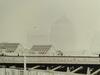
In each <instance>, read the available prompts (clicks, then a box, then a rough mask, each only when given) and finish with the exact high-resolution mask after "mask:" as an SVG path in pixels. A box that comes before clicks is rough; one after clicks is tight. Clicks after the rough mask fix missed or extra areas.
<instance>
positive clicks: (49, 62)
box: [0, 56, 100, 75]
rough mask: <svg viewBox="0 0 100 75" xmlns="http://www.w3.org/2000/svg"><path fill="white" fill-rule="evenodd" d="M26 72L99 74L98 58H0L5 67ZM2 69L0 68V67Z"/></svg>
mask: <svg viewBox="0 0 100 75" xmlns="http://www.w3.org/2000/svg"><path fill="white" fill-rule="evenodd" d="M24 62H26V67H27V68H26V69H27V70H33V69H38V70H47V71H48V70H49V71H50V72H54V71H55V72H56V71H60V72H70V73H79V74H85V75H86V74H87V75H98V74H99V73H100V58H99V57H93V56H92V57H91V56H26V59H25V60H24V56H0V64H1V65H5V66H6V67H11V66H15V67H16V68H18V67H21V68H23V67H24ZM1 67H2V66H1Z"/></svg>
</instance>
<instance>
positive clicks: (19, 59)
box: [0, 56, 100, 64]
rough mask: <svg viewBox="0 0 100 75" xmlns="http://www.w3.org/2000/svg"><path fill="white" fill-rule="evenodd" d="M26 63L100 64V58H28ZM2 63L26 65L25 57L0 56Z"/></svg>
mask: <svg viewBox="0 0 100 75" xmlns="http://www.w3.org/2000/svg"><path fill="white" fill-rule="evenodd" d="M26 62H27V63H39V64H41V63H47V64H55V63H56V64H100V58H99V57H80V56H78V57H77V56H27V57H26ZM0 63H24V57H23V56H0Z"/></svg>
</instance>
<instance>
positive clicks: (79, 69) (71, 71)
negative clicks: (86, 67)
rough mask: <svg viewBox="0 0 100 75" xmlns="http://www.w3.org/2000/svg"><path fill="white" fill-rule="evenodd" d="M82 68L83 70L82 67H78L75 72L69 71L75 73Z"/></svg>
mask: <svg viewBox="0 0 100 75" xmlns="http://www.w3.org/2000/svg"><path fill="white" fill-rule="evenodd" d="M82 68H83V67H82V66H80V67H78V68H77V69H75V70H73V71H71V72H73V73H75V72H76V71H78V70H80V69H82Z"/></svg>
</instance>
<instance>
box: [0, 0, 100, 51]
mask: <svg viewBox="0 0 100 75" xmlns="http://www.w3.org/2000/svg"><path fill="white" fill-rule="evenodd" d="M44 3H45V4H44ZM99 20H100V0H8V1H7V0H0V42H19V43H21V44H22V45H23V46H24V47H25V48H30V47H31V46H32V45H34V44H52V45H53V46H55V48H57V49H61V50H63V51H64V52H65V51H66V52H69V53H70V52H72V51H74V52H75V51H77V50H80V51H82V50H85V51H86V52H87V53H89V52H90V53H91V52H95V51H97V52H98V51H99V50H100V21H99ZM99 52H100V51H99Z"/></svg>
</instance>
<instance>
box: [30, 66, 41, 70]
mask: <svg viewBox="0 0 100 75" xmlns="http://www.w3.org/2000/svg"><path fill="white" fill-rule="evenodd" d="M38 67H40V66H39V65H37V66H34V67H32V68H31V69H35V68H38Z"/></svg>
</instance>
